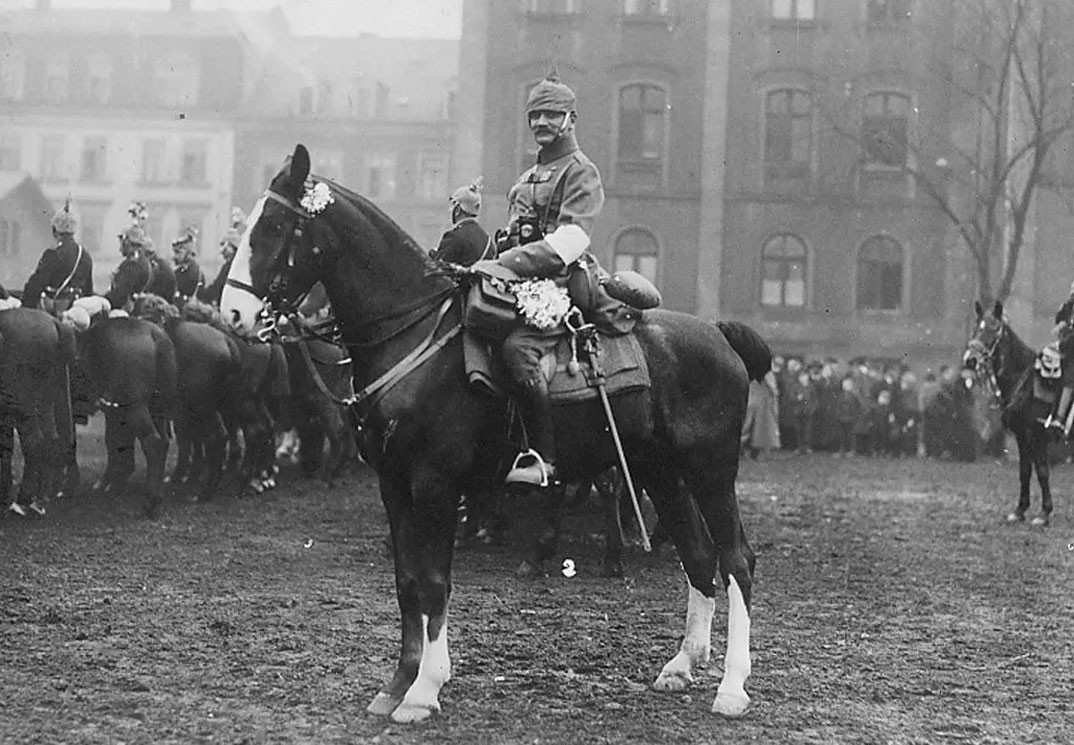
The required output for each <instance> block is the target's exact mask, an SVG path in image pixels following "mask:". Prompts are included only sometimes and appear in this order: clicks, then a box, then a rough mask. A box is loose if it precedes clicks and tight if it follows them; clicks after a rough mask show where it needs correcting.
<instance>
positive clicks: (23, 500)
mask: <svg viewBox="0 0 1074 745" xmlns="http://www.w3.org/2000/svg"><path fill="white" fill-rule="evenodd" d="M16 429H17V431H18V433H19V445H20V447H21V448H22V481H21V482H20V483H19V489H18V496H16V497H15V501H16V502H18V503H19V504H20V505H22V506H24V507H25V506H28V505H30V504H33V503H34V502H36V501H37V497H38V495H39V494H40V493H41V484H42V479H43V471H44V468H45V465H46V464H45V463H44V462H43V455H44V436H43V435H42V432H41V426H40V423H39V422H38V417H37V416H36V415H31V416H27V417H23V418H22V420H21V421H20V422H19V423H18V425H17V426H16Z"/></svg>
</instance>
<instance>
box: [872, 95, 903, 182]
mask: <svg viewBox="0 0 1074 745" xmlns="http://www.w3.org/2000/svg"><path fill="white" fill-rule="evenodd" d="M861 134H862V141H863V142H864V143H865V152H864V153H863V154H862V157H863V160H864V162H865V163H866V165H875V166H891V167H896V168H900V167H902V166H904V165H906V152H907V149H908V148H909V141H910V140H909V138H910V98H909V97H908V96H906V95H904V94H902V93H892V92H890V91H886V92H880V93H870V94H869V95H868V96H866V97H865V102H864V111H863V115H862V132H861Z"/></svg>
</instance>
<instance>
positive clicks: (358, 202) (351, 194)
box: [315, 176, 432, 265]
mask: <svg viewBox="0 0 1074 745" xmlns="http://www.w3.org/2000/svg"><path fill="white" fill-rule="evenodd" d="M315 178H316V180H318V181H324V182H325V183H328V184H329V185H331V187H332V190H333V191H334V192H337V193H338V194H339V195H340V196H342V197H345V198H346V199H348V200H349V201H351V202H353V203H354V204H355V206H356V207H357V208H358V210H359V211H360V212H361V213H362V215H363V216H364V217H365V218H366V219H367V220H369V222H370V223H371V224H372V225H373V227H374V228H376V229H377V230H378V231H380V232H384V233H393V234H395V235H396V237H397V238H398V239H399V242H400V243H401V244H402V245H403V246H404V247H406V248H407V249H408V250H410V251H412V252H414V254H416V255H417V256H418V257H420V258H421V259H423V260H424V262H425V263H426V264H430V265H431V264H432V260H431V259H430V258H429V254H428V253H427V252H426V251H425V249H423V248H422V247H421V246H420V245H419V244H418V242H417V241H416V240H414V238H413V237H411V235H410V234H409V233H407V232H406V231H405V230H403V228H402V227H401V226H400V225H399V223H397V222H396V221H395V220H393V219H392V218H391V217H390V216H389V215H388V213H386V212H385V211H384V210H382V209H381V208H380V207H378V206H377V205H376V204H374V203H373V202H372V201H371V200H370V199H369V198H368V197H365V196H362V195H361V194H359V193H358V192H356V191H353V190H351V189H348V188H347V187H345V186H342V185H341V184H339V183H337V182H335V181H333V180H332V179H327V178H322V177H320V176H316V177H315Z"/></svg>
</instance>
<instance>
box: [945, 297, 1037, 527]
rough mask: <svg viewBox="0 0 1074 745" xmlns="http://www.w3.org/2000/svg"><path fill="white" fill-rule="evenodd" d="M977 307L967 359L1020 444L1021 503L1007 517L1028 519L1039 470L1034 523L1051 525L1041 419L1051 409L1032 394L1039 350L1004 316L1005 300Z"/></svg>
mask: <svg viewBox="0 0 1074 745" xmlns="http://www.w3.org/2000/svg"><path fill="white" fill-rule="evenodd" d="M974 309H975V310H976V312H977V326H976V328H975V329H974V331H973V335H972V336H971V337H970V340H969V343H968V344H967V345H966V352H965V354H964V355H963V358H962V363H963V366H964V367H965V368H966V369H968V370H972V371H973V372H974V373H975V374H976V376H977V378H978V379H979V380H982V381H983V383H984V384H985V385H988V386H990V387H991V389H992V391H993V395H995V396H996V397H997V398H998V399H999V404H1000V407H1001V408H1002V410H1003V413H1002V421H1003V426H1004V427H1006V428H1007V429H1008V430H1010V432H1011V433H1012V434H1013V435H1014V438H1015V440H1016V441H1017V442H1018V482H1019V491H1018V506H1017V507H1016V508H1015V510H1014V512H1011V513H1010V514H1009V515H1007V521H1008V522H1020V521H1022V520H1025V517H1026V511H1027V510H1028V509H1029V480H1030V477H1031V476H1032V475H1033V469H1034V468H1036V469H1037V483H1039V484H1040V499H1041V501H1040V510H1041V513H1040V515H1039V516H1038V517H1035V518H1033V524H1034V525H1047V524H1048V522H1049V520H1050V519H1051V514H1052V487H1051V482H1050V475H1051V470H1050V466H1049V463H1048V441H1049V436H1048V433H1047V432H1046V431H1045V430H1044V425H1043V424H1041V422H1040V418H1041V417H1043V416H1046V415H1047V414H1048V411H1047V410H1046V406H1045V405H1042V404H1041V403H1038V402H1036V401H1035V399H1034V396H1033V385H1034V381H1033V378H1034V371H1033V369H1034V362H1035V360H1036V358H1037V353H1036V351H1034V350H1033V348H1032V347H1030V346H1029V345H1028V344H1026V343H1025V342H1024V341H1022V340H1021V339H1020V338H1018V334H1016V333H1014V330H1013V329H1011V327H1010V324H1008V323H1007V319H1006V318H1005V317H1004V315H1003V304H1002V303H999V302H997V303H996V304H995V306H994V307H993V308H992V312H991V313H990V314H986V313H985V311H984V308H982V307H981V304H980V303H974ZM1042 409H1043V410H1042Z"/></svg>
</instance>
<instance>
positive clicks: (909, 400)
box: [896, 370, 921, 458]
mask: <svg viewBox="0 0 1074 745" xmlns="http://www.w3.org/2000/svg"><path fill="white" fill-rule="evenodd" d="M919 396H920V394H919V393H918V390H917V376H916V375H914V372H913V371H912V370H903V371H902V373H901V374H900V375H899V406H898V408H897V411H896V416H897V417H898V425H899V437H898V442H897V443H896V451H897V453H898V455H899V456H900V457H904V458H913V457H916V456H917V452H918V448H919V446H920V443H921V406H920V403H919Z"/></svg>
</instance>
